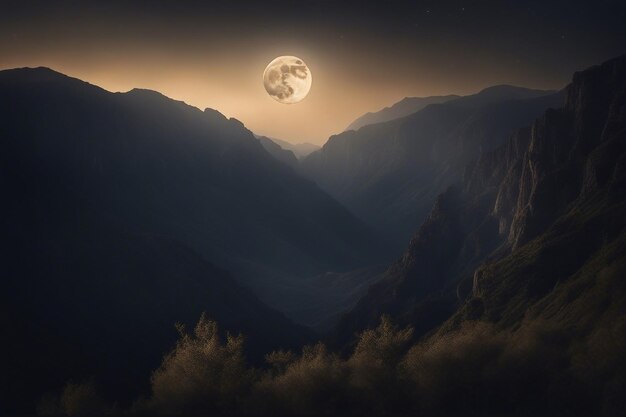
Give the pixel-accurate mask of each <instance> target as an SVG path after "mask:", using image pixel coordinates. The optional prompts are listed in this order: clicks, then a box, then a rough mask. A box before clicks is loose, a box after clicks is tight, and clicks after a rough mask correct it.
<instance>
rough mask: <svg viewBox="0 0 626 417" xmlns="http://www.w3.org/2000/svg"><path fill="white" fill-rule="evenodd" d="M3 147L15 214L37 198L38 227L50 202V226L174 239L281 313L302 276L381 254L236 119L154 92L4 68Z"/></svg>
mask: <svg viewBox="0 0 626 417" xmlns="http://www.w3.org/2000/svg"><path fill="white" fill-rule="evenodd" d="M0 138H1V140H2V149H3V151H2V167H1V169H2V174H1V175H2V181H3V182H4V183H5V184H8V185H10V186H11V187H12V188H11V194H9V195H7V199H8V200H9V201H14V204H15V206H14V207H13V208H12V209H15V211H16V213H17V214H15V215H16V216H19V215H20V209H19V206H20V204H24V203H22V201H24V200H25V199H29V201H30V204H33V205H34V206H36V207H38V208H39V209H40V210H41V212H40V214H39V215H41V216H42V221H44V222H45V218H46V215H45V212H46V210H47V207H48V206H49V205H56V206H57V207H58V208H59V213H60V216H61V217H59V218H50V219H49V222H50V223H58V224H59V225H60V224H62V222H64V221H67V222H72V223H75V224H76V223H77V222H89V221H96V222H101V221H103V220H101V219H106V221H107V224H109V223H114V224H116V225H118V227H119V228H120V229H122V230H125V231H128V232H132V233H149V234H158V235H164V236H168V237H171V238H173V239H176V240H178V241H180V242H182V243H183V244H185V245H186V246H188V247H190V248H191V249H193V250H194V251H196V252H198V253H200V254H201V255H203V256H204V257H206V258H207V259H209V260H210V261H211V262H214V263H215V264H217V265H220V266H221V267H224V268H225V269H227V270H229V271H231V272H233V273H234V275H235V276H236V277H237V279H239V280H241V282H242V283H244V284H245V285H246V286H249V287H251V288H253V289H254V290H255V291H256V292H257V294H258V295H259V296H260V297H261V298H262V299H263V300H264V301H266V302H269V303H270V304H272V305H273V306H278V307H280V303H281V300H283V299H285V298H289V297H290V296H291V295H290V293H289V289H290V286H297V279H298V278H299V277H303V276H312V275H315V274H319V273H323V272H326V271H343V270H349V269H351V268H355V267H359V266H362V265H364V264H369V263H370V262H371V259H372V257H373V256H374V257H375V256H377V255H378V254H379V253H380V251H379V250H378V243H379V239H377V238H376V236H374V235H373V234H372V233H371V232H370V231H369V229H368V228H366V227H365V226H364V224H362V223H361V222H360V221H358V220H356V219H355V218H354V217H353V216H352V215H351V214H350V213H349V212H348V211H347V210H345V209H344V208H343V207H341V206H340V205H339V204H338V203H337V202H336V201H334V200H333V199H332V198H331V197H329V196H328V195H327V194H325V193H324V192H323V191H321V190H320V189H319V188H318V187H317V186H316V185H315V184H313V183H312V182H310V181H308V180H305V179H303V178H301V177H299V176H298V175H296V174H295V173H294V172H293V170H292V169H291V168H289V167H287V166H285V165H284V164H282V163H280V162H278V161H276V160H275V159H274V158H272V157H271V156H270V155H269V154H268V153H267V152H266V151H265V150H264V149H263V147H262V146H261V144H260V143H259V141H258V140H256V139H255V138H254V136H253V135H252V133H251V132H250V131H248V130H247V129H245V128H244V126H243V125H242V124H241V123H240V122H238V121H236V120H234V119H230V120H228V119H226V118H225V117H224V116H222V115H221V114H220V113H218V112H216V111H214V110H210V109H207V110H205V111H204V112H202V111H200V110H198V109H196V108H193V107H190V106H187V105H185V104H184V103H182V102H177V101H174V100H171V99H168V98H166V97H164V96H162V95H160V94H158V93H156V92H151V91H145V90H132V91H130V92H128V93H123V94H120V93H116V94H113V93H109V92H107V91H104V90H102V89H100V88H97V87H95V86H92V85H89V84H87V83H84V82H81V81H79V80H76V79H72V78H68V77H65V76H63V75H61V74H58V73H55V72H53V71H50V70H47V69H43V68H40V69H21V70H10V71H3V72H1V73H0ZM7 209H9V207H5V208H3V210H7ZM86 213H89V214H91V215H93V216H94V217H93V218H92V219H87V220H85V219H82V218H81V216H84V215H85V214H86ZM94 219H96V220H94ZM12 221H14V222H18V223H22V222H29V221H30V219H28V218H23V217H18V218H16V219H14V220H12ZM35 233H36V232H35Z"/></svg>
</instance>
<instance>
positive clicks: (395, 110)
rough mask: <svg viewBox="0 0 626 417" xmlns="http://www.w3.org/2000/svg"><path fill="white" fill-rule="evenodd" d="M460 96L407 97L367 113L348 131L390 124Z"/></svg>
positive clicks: (349, 127)
mask: <svg viewBox="0 0 626 417" xmlns="http://www.w3.org/2000/svg"><path fill="white" fill-rule="evenodd" d="M456 98H459V96H455V95H448V96H431V97H405V98H403V99H402V100H400V101H398V102H397V103H394V104H393V105H391V106H389V107H385V108H384V109H382V110H379V111H377V112H370V113H365V114H364V115H363V116H361V117H359V118H358V119H356V120H355V121H353V122H352V123H350V125H349V126H348V127H347V128H346V130H359V129H360V128H362V127H363V126H366V125H373V124H376V123H382V122H388V121H390V120H395V119H399V118H401V117H405V116H408V115H410V114H413V113H416V112H418V111H420V110H422V109H423V108H424V107H426V106H428V105H429V104H440V103H445V102H446V101H450V100H453V99H456Z"/></svg>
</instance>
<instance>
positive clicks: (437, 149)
mask: <svg viewBox="0 0 626 417" xmlns="http://www.w3.org/2000/svg"><path fill="white" fill-rule="evenodd" d="M539 94H543V95H542V96H539V97H536V96H537V95H539ZM560 103H562V95H561V94H560V93H553V92H538V91H536V90H526V89H522V88H518V87H510V86H498V87H494V88H490V89H486V90H483V91H482V92H481V93H479V94H477V95H475V96H467V97H462V98H460V99H457V100H452V101H449V102H447V103H445V104H436V105H430V106H427V107H426V108H424V109H423V110H421V111H419V112H417V113H415V114H413V115H411V116H408V117H405V118H402V119H398V120H394V121H390V122H386V123H379V124H374V125H369V126H365V127H363V128H361V129H360V130H359V131H358V132H355V131H348V132H344V133H342V134H339V135H336V136H332V137H331V138H330V139H329V140H328V142H327V143H326V144H325V145H324V147H323V148H322V149H321V150H320V151H318V152H314V153H313V154H311V155H310V156H309V157H307V158H306V159H304V160H303V161H302V162H301V165H300V169H301V172H303V173H304V174H305V175H307V176H308V177H309V178H311V179H313V180H315V181H316V182H317V183H318V184H319V185H320V186H321V187H322V188H324V189H325V190H326V191H328V192H329V193H330V194H331V195H333V196H334V197H335V198H337V199H338V200H339V201H340V202H342V203H343V204H345V205H346V206H347V207H348V208H350V209H351V210H352V211H353V212H354V213H356V214H357V215H358V216H359V217H361V218H362V219H364V220H365V221H367V222H368V223H369V224H371V225H373V226H375V227H376V228H378V230H380V231H384V232H385V233H387V234H388V237H389V238H390V239H391V240H392V241H393V242H394V243H395V245H396V247H404V245H405V244H406V241H408V240H409V238H410V234H411V232H410V231H412V230H416V229H417V228H418V227H419V225H420V224H421V223H422V221H423V220H424V219H425V217H426V215H427V214H428V211H429V210H430V208H431V207H432V204H433V201H434V200H435V198H436V197H437V195H438V194H439V193H441V192H443V191H444V190H445V189H446V188H447V187H448V186H449V185H450V184H453V183H454V182H456V181H458V180H459V179H460V178H461V177H462V173H463V169H464V167H465V165H466V164H467V163H468V162H469V161H471V160H472V159H474V158H476V157H478V156H479V155H480V154H481V153H482V152H486V151H488V150H491V149H493V148H495V147H497V146H498V145H500V144H501V143H503V142H504V141H505V140H506V138H507V137H508V135H510V133H511V132H512V131H513V130H514V129H516V128H519V127H521V126H524V125H526V124H528V123H531V122H532V120H534V119H535V118H536V117H538V116H539V115H540V114H541V113H542V112H543V111H545V109H546V108H549V107H552V106H557V105H560ZM398 250H399V249H398Z"/></svg>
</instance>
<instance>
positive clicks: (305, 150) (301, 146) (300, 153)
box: [268, 138, 320, 159]
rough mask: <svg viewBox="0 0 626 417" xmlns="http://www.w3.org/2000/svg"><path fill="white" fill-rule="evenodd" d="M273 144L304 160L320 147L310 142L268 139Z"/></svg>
mask: <svg viewBox="0 0 626 417" xmlns="http://www.w3.org/2000/svg"><path fill="white" fill-rule="evenodd" d="M268 139H269V140H271V141H272V142H274V143H276V144H277V145H278V146H280V147H281V148H283V149H285V150H287V151H291V152H293V154H294V155H295V156H296V158H298V159H302V158H304V157H306V156H308V155H309V154H310V153H312V152H315V151H317V150H318V149H319V148H320V147H319V145H315V144H313V143H309V142H302V143H291V142H287V141H286V140H281V139H276V138H268Z"/></svg>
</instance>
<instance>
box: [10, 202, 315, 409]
mask: <svg viewBox="0 0 626 417" xmlns="http://www.w3.org/2000/svg"><path fill="white" fill-rule="evenodd" d="M20 209H22V210H23V209H24V208H23V207H21V208H20ZM30 209H32V208H29V212H28V214H29V215H31V216H32V217H31V218H32V219H35V223H33V224H31V225H26V227H25V225H24V224H23V223H21V224H16V223H13V224H11V225H9V229H12V230H8V232H9V234H8V235H6V234H5V235H4V236H3V240H4V239H6V242H7V243H10V244H9V245H7V246H6V247H5V251H4V252H3V254H2V277H3V279H2V291H1V294H0V323H1V325H2V329H3V332H4V333H5V334H6V335H10V337H7V338H6V339H5V340H4V341H3V343H2V347H1V348H0V352H1V355H0V357H1V359H0V367H1V368H2V370H3V371H2V376H0V404H1V405H0V410H1V412H2V413H3V414H4V413H9V414H8V415H15V414H19V413H18V411H19V412H24V413H26V412H30V411H33V410H34V408H35V406H36V405H37V404H38V402H39V401H40V400H41V398H42V396H43V395H44V394H46V393H48V392H58V391H59V390H61V389H62V388H63V386H64V385H65V384H66V383H68V382H70V381H85V380H88V379H91V378H93V379H94V381H95V383H96V384H98V386H99V387H100V389H101V390H102V391H103V393H104V394H106V396H107V397H108V398H111V399H116V400H121V401H128V400H130V399H132V398H135V397H136V396H137V395H139V394H143V393H145V392H146V390H147V388H148V384H147V382H148V377H149V376H150V373H151V371H152V370H153V369H155V367H157V366H158V364H159V363H160V361H161V360H162V357H163V355H164V354H165V353H166V352H168V351H169V350H170V349H171V348H172V347H173V346H174V343H175V342H176V340H177V338H178V334H177V332H176V330H175V328H174V325H175V324H176V323H181V324H185V325H187V326H193V324H194V323H195V322H196V321H197V319H198V317H200V315H201V314H202V313H203V312H205V313H206V314H207V316H208V317H210V318H213V319H216V320H219V321H220V323H221V324H222V326H223V328H224V329H225V330H228V331H230V332H233V333H235V334H237V333H239V332H243V333H245V334H246V337H247V340H248V347H249V349H248V352H247V353H248V355H249V357H250V358H251V359H252V360H254V361H260V360H261V359H262V356H263V355H264V354H265V352H267V351H268V350H271V349H275V348H297V347H298V346H300V345H301V344H302V343H303V342H308V341H310V340H312V335H311V334H310V333H309V332H308V331H307V330H305V329H303V328H300V327H298V326H296V325H294V324H293V323H292V322H290V321H289V320H288V319H287V318H285V317H284V316H283V315H282V314H280V313H278V312H276V311H274V310H271V309H270V308H268V307H266V306H265V305H263V304H262V303H261V302H260V301H259V300H258V299H257V298H256V297H255V296H253V295H252V293H251V292H249V291H248V290H246V289H244V288H241V287H240V286H239V285H237V284H236V283H235V282H234V280H233V279H232V277H231V276H230V275H229V274H228V273H226V272H224V271H222V270H220V269H218V268H216V267H215V266H213V265H212V264H210V263H208V262H206V261H205V260H204V259H202V257H201V256H199V255H198V254H196V253H194V252H193V251H191V250H189V249H188V248H186V247H184V246H182V245H181V244H179V243H177V242H175V241H172V240H169V239H165V238H163V237H161V236H150V235H130V234H125V233H123V232H120V231H115V230H114V229H113V226H111V225H107V224H103V223H102V224H100V226H98V227H97V228H90V229H89V230H88V229H86V228H85V226H84V225H74V226H73V227H71V228H70V227H69V226H68V225H67V224H65V225H64V227H63V228H62V230H54V231H53V230H45V228H46V227H47V226H46V224H42V222H41V219H42V217H44V216H54V217H55V218H56V216H58V215H59V214H60V213H51V212H49V211H48V212H46V213H43V211H44V210H33V211H30ZM3 229H4V230H3V231H4V232H5V233H6V232H7V230H6V228H3ZM15 229H17V230H15ZM48 232H50V233H48Z"/></svg>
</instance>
